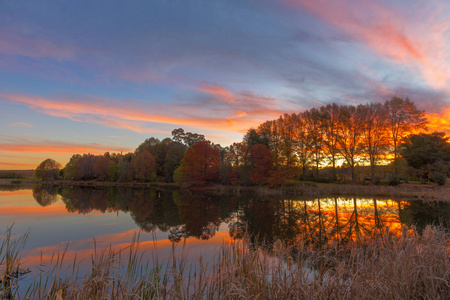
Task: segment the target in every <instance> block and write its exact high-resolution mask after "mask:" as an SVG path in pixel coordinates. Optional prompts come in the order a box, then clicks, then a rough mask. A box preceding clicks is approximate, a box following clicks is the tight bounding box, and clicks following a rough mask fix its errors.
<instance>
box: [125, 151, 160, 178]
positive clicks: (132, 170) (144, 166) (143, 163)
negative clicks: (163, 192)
mask: <svg viewBox="0 0 450 300" xmlns="http://www.w3.org/2000/svg"><path fill="white" fill-rule="evenodd" d="M128 172H129V178H131V179H134V180H138V181H154V180H155V179H156V164H155V158H154V157H153V155H151V154H150V152H148V151H147V150H143V151H141V152H140V153H139V154H137V155H136V156H135V157H134V158H133V159H132V160H131V163H130V165H129V167H128Z"/></svg>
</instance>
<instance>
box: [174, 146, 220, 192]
mask: <svg viewBox="0 0 450 300" xmlns="http://www.w3.org/2000/svg"><path fill="white" fill-rule="evenodd" d="M220 165H221V156H220V152H219V149H217V147H215V146H214V145H213V144H211V142H210V141H200V142H198V143H196V144H194V145H193V146H192V147H190V148H189V149H188V150H187V151H186V153H185V154H184V157H183V160H182V162H181V174H182V175H181V180H182V182H185V183H190V184H204V183H207V182H217V181H218V180H219V171H220Z"/></svg>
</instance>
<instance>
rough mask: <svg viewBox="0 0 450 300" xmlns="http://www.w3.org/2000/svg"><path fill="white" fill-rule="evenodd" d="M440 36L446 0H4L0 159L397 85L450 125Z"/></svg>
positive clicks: (7, 163) (449, 77)
mask: <svg viewBox="0 0 450 300" xmlns="http://www.w3.org/2000/svg"><path fill="white" fill-rule="evenodd" d="M449 41H450V2H448V1H446V0H442V1H406V0H405V1H375V0H367V1H356V0H355V1H350V0H348V1H344V0H335V1H324V0H319V1H317V0H316V1H313V0H299V1H294V0H282V1H267V0H258V1H256V0H250V1H232V0H230V1H186V0H184V1H163V0H159V1H2V0H0V126H1V128H2V131H1V133H0V169H27V168H28V169H29V168H33V167H34V166H36V165H37V164H39V162H40V161H42V160H43V159H45V158H47V157H52V158H55V159H57V160H59V161H60V162H61V163H63V164H64V163H66V162H67V161H68V158H69V157H70V156H71V154H73V153H84V152H90V153H103V152H105V151H113V152H116V151H132V150H134V149H135V148H136V147H137V146H138V145H139V144H140V143H141V142H142V141H144V140H145V139H146V138H148V137H151V136H154V137H158V138H164V137H168V136H170V132H171V131H172V130H173V129H175V128H179V127H182V128H184V129H185V130H187V131H192V132H198V133H202V134H204V135H205V136H206V137H207V138H209V139H210V140H212V141H214V142H216V143H220V144H222V145H229V144H231V143H232V142H235V141H240V140H241V139H242V136H243V133H244V132H245V131H246V130H247V129H248V128H250V127H251V126H257V125H258V124H259V123H261V122H263V121H265V120H268V119H274V118H277V117H278V116H279V115H280V114H282V113H285V112H287V113H290V112H299V111H302V110H305V109H309V108H311V107H318V106H321V105H324V104H327V103H331V102H337V103H342V104H359V103H367V102H373V101H384V100H386V99H389V98H390V97H392V96H394V95H397V96H400V97H409V98H410V99H412V100H413V101H415V102H416V103H417V105H418V106H419V107H420V108H422V109H425V110H426V111H427V113H428V115H429V117H430V120H432V121H433V122H432V127H433V126H434V128H435V129H437V130H441V131H442V130H449V129H450V123H449V122H450V109H449V104H450V97H449V92H450V60H449V59H450V42H449Z"/></svg>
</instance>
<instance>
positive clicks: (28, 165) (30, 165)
mask: <svg viewBox="0 0 450 300" xmlns="http://www.w3.org/2000/svg"><path fill="white" fill-rule="evenodd" d="M0 166H7V167H30V168H36V167H37V164H22V163H14V162H8V161H0Z"/></svg>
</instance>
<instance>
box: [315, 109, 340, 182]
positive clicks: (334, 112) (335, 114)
mask: <svg viewBox="0 0 450 300" xmlns="http://www.w3.org/2000/svg"><path fill="white" fill-rule="evenodd" d="M319 110H320V115H321V124H320V125H321V132H323V135H324V139H323V144H324V147H323V151H324V152H325V154H326V155H327V156H328V157H329V160H330V161H331V166H332V170H333V171H332V177H333V180H336V161H337V156H338V149H337V143H338V125H339V124H338V122H339V106H338V105H337V104H336V103H332V104H328V105H326V106H321V107H320V108H319Z"/></svg>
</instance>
